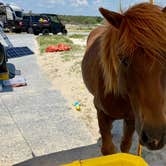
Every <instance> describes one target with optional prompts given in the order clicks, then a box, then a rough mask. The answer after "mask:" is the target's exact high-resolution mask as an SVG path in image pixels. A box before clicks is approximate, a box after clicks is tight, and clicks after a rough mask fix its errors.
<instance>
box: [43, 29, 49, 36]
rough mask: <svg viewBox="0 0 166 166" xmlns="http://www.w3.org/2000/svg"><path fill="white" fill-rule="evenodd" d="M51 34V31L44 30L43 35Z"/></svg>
mask: <svg viewBox="0 0 166 166" xmlns="http://www.w3.org/2000/svg"><path fill="white" fill-rule="evenodd" d="M49 33H50V31H49V29H43V30H42V34H43V35H49Z"/></svg>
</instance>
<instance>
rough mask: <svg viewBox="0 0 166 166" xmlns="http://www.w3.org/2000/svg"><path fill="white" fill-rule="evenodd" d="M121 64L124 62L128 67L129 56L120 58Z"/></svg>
mask: <svg viewBox="0 0 166 166" xmlns="http://www.w3.org/2000/svg"><path fill="white" fill-rule="evenodd" d="M120 62H121V64H123V65H124V66H125V67H128V65H129V59H128V58H127V57H125V58H121V59H120Z"/></svg>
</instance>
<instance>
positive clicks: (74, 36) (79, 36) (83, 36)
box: [69, 34, 87, 39]
mask: <svg viewBox="0 0 166 166" xmlns="http://www.w3.org/2000/svg"><path fill="white" fill-rule="evenodd" d="M69 37H70V38H73V39H82V38H85V37H87V35H82V34H73V35H70V36H69Z"/></svg>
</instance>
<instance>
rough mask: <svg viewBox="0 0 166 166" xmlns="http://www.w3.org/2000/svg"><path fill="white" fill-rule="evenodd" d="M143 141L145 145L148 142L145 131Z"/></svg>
mask: <svg viewBox="0 0 166 166" xmlns="http://www.w3.org/2000/svg"><path fill="white" fill-rule="evenodd" d="M141 139H142V141H143V142H144V143H147V142H148V136H147V135H146V133H145V132H144V131H143V132H142V136H141Z"/></svg>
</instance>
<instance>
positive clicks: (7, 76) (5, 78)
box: [0, 72, 9, 80]
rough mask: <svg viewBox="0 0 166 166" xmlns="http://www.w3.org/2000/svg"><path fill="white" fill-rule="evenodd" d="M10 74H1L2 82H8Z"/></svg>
mask: <svg viewBox="0 0 166 166" xmlns="http://www.w3.org/2000/svg"><path fill="white" fill-rule="evenodd" d="M8 79H9V72H4V73H0V80H8Z"/></svg>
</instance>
